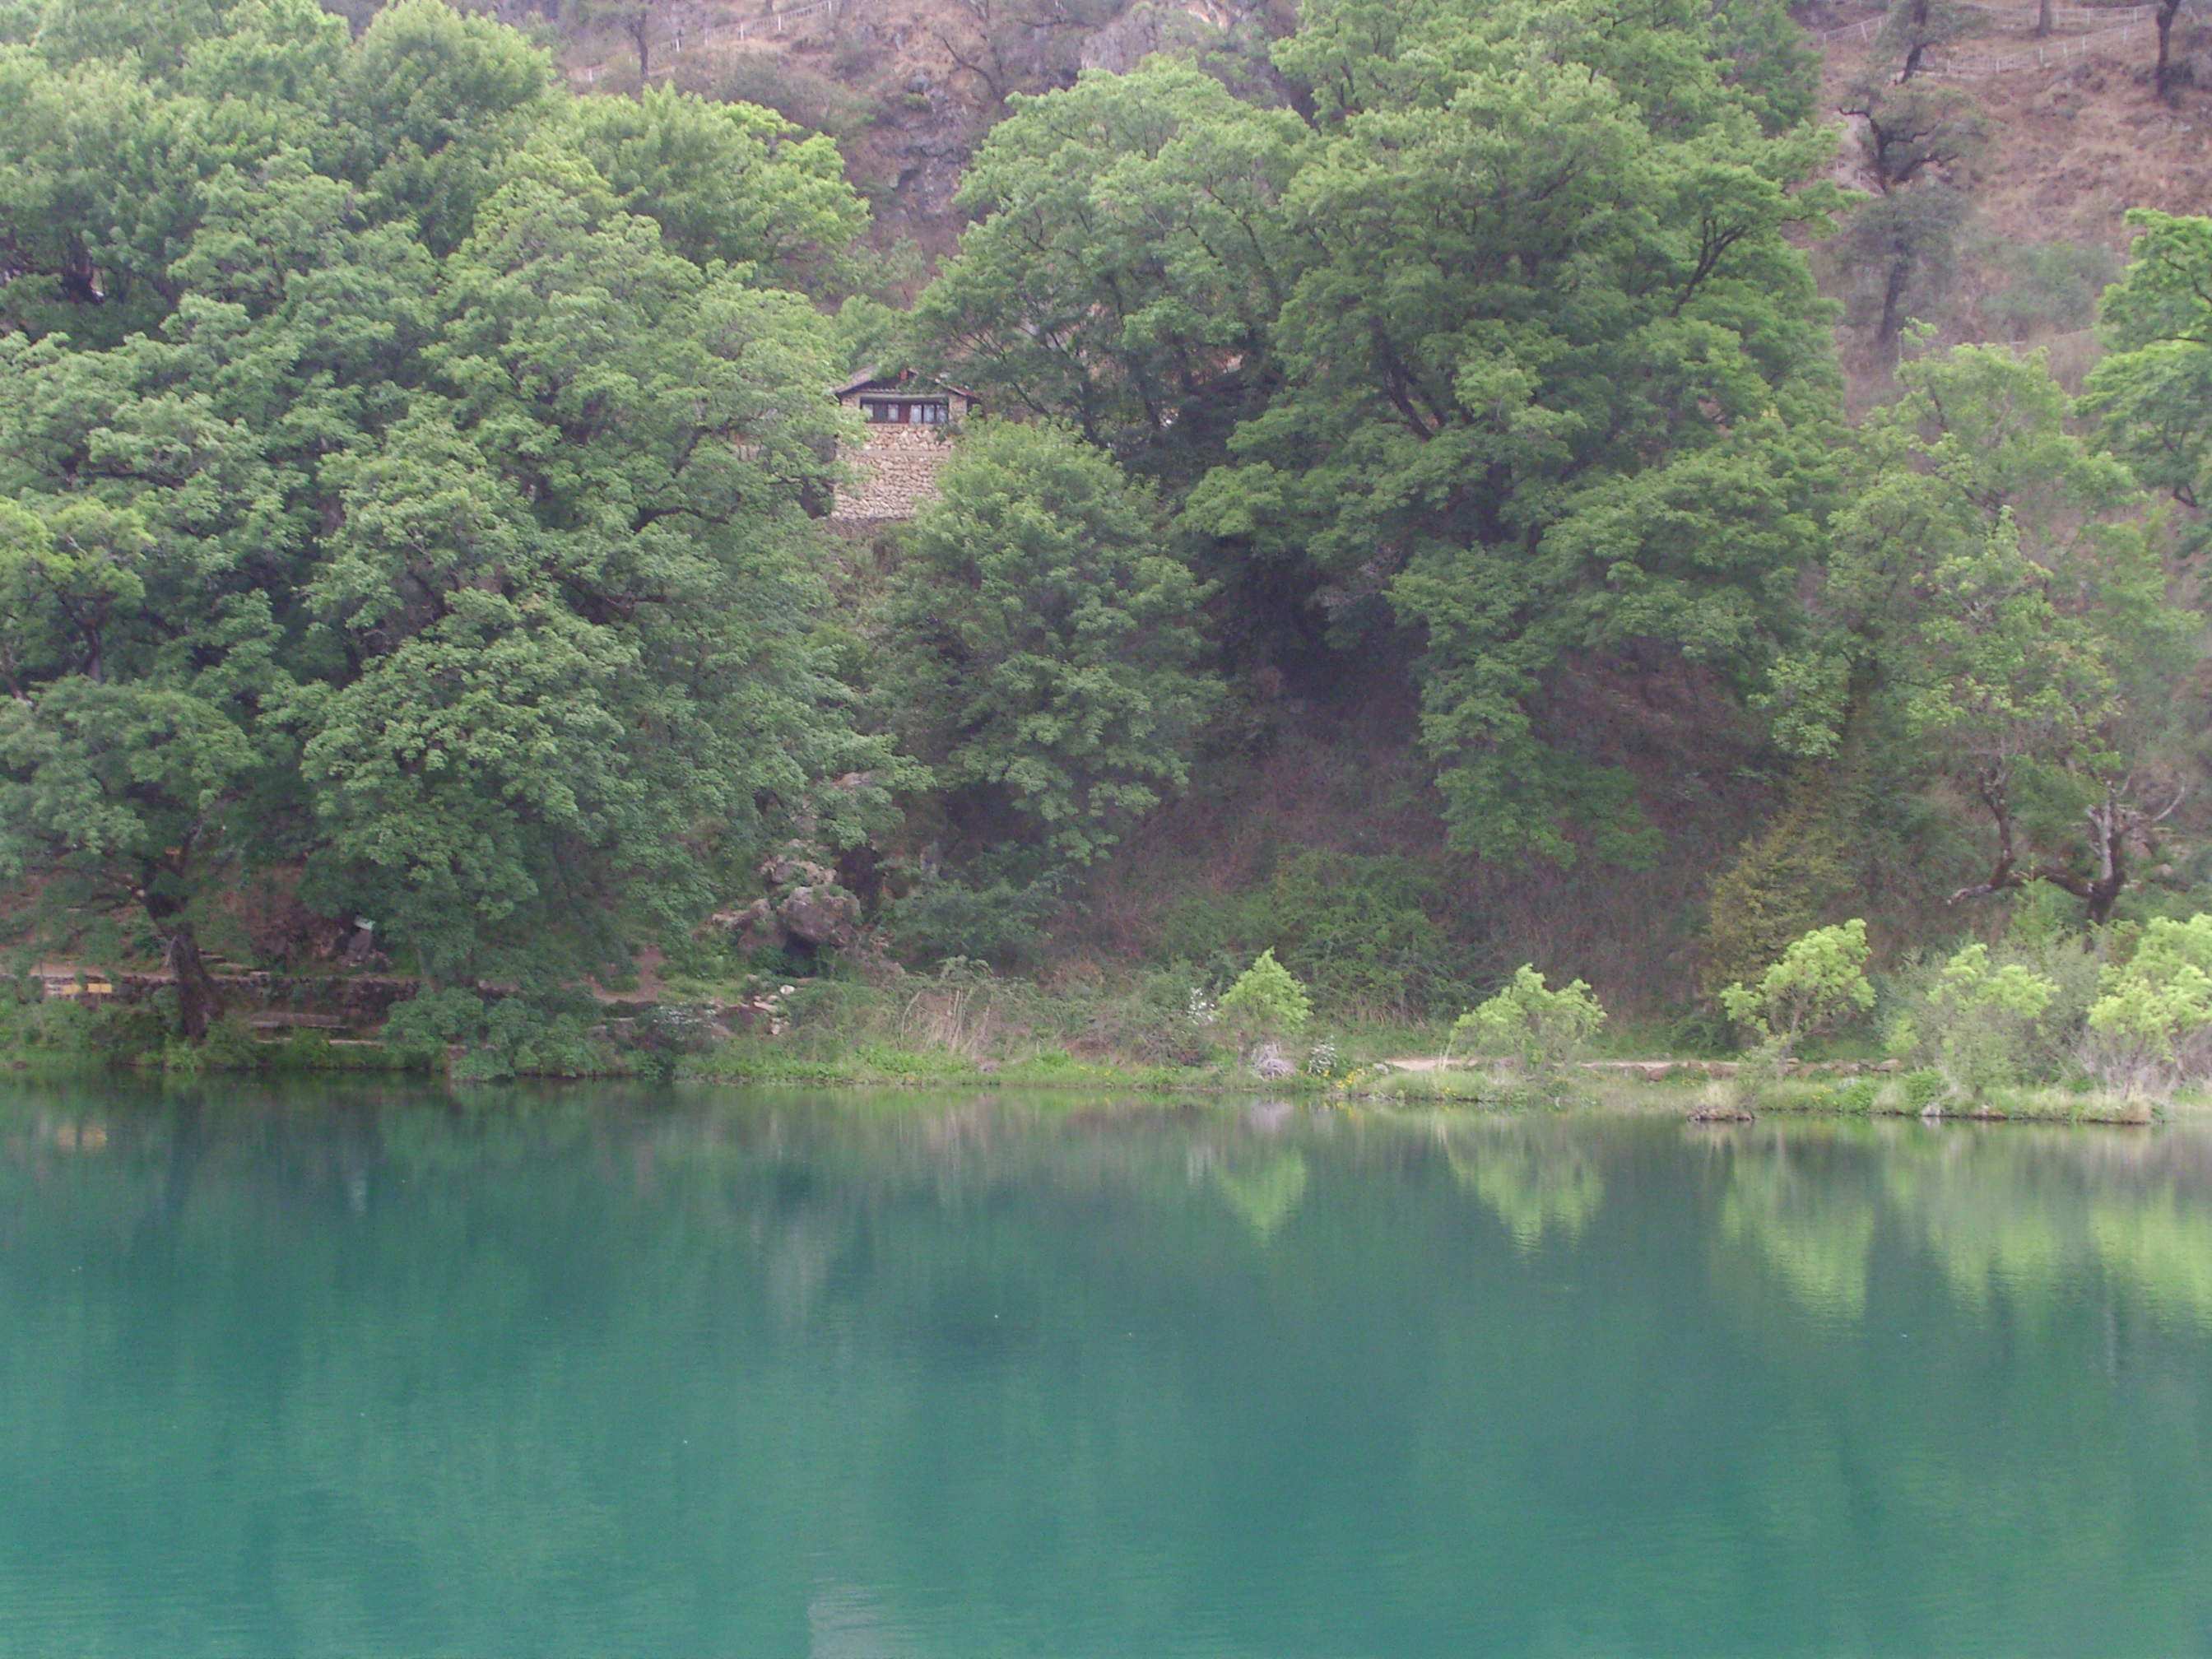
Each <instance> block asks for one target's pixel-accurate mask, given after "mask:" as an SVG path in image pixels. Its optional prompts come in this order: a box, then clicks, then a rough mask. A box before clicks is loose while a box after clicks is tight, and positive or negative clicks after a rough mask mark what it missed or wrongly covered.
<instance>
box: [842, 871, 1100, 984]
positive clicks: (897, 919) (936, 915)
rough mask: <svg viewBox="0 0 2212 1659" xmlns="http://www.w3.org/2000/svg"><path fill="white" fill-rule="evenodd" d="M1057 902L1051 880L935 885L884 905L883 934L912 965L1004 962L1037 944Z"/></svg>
mask: <svg viewBox="0 0 2212 1659" xmlns="http://www.w3.org/2000/svg"><path fill="white" fill-rule="evenodd" d="M1059 903H1060V897H1059V894H1058V892H1057V890H1055V888H1054V885H1053V884H1051V883H1050V882H1033V883H1030V884H1028V885H1026V886H1022V887H1017V886H1014V885H1012V884H1010V883H1007V882H1004V881H1000V882H994V883H992V884H990V885H988V886H986V887H970V886H969V885H967V884H965V883H963V882H958V881H951V880H945V881H933V882H931V883H930V884H928V885H927V886H925V887H922V888H920V889H918V890H915V892H913V893H910V894H908V896H906V897H904V898H902V899H896V900H893V901H892V902H891V903H890V904H889V905H887V906H885V907H884V933H885V934H886V935H887V936H888V937H889V939H890V944H891V946H892V948H893V949H894V950H896V951H898V952H899V954H900V955H902V956H903V957H907V958H908V959H909V960H910V961H918V962H933V961H939V960H951V959H952V958H955V957H968V958H971V959H973V960H975V961H978V962H994V963H1002V964H1003V963H1008V962H1011V961H1012V960H1013V959H1014V958H1016V957H1019V956H1021V955H1022V954H1023V953H1024V951H1028V950H1029V949H1030V947H1031V946H1033V945H1036V942H1037V938H1038V930H1039V929H1040V928H1041V927H1042V926H1043V924H1044V921H1045V919H1046V918H1047V917H1048V916H1049V915H1052V913H1053V911H1054V909H1055V908H1057V907H1058V905H1059Z"/></svg>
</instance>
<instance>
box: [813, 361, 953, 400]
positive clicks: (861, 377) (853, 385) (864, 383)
mask: <svg viewBox="0 0 2212 1659" xmlns="http://www.w3.org/2000/svg"><path fill="white" fill-rule="evenodd" d="M871 390H881V391H884V392H896V391H901V390H904V391H908V392H915V391H922V390H927V391H930V392H951V393H952V394H953V395H954V396H955V397H960V398H967V399H968V401H969V403H973V404H980V403H981V402H982V401H983V400H982V398H979V397H978V396H976V395H975V393H974V392H970V391H969V389H968V388H967V387H966V386H954V385H953V384H952V383H951V381H949V380H938V379H936V378H935V377H934V376H933V375H928V374H916V373H915V371H914V370H912V369H910V368H902V369H901V370H899V372H898V373H897V374H878V372H877V370H876V366H875V365H874V364H873V363H870V364H869V365H868V366H867V367H866V368H864V369H862V370H861V371H860V373H859V374H855V375H854V377H853V378H852V379H851V380H848V381H846V382H845V383H844V384H843V385H842V386H837V387H836V388H834V395H835V396H836V397H839V398H849V397H851V396H852V395H853V394H854V392H867V391H871Z"/></svg>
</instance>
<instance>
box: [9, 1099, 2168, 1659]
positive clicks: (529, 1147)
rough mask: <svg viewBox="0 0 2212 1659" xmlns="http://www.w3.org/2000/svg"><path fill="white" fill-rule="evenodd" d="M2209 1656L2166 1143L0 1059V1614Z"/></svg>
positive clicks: (1346, 1650) (291, 1631) (1478, 1646)
mask: <svg viewBox="0 0 2212 1659" xmlns="http://www.w3.org/2000/svg"><path fill="white" fill-rule="evenodd" d="M326 1653H327V1654H372V1655H373V1654H401V1653H406V1654H437V1653H453V1654H465V1655H487V1656H489V1655H530V1654H637V1655H658V1654H670V1655H686V1656H708V1655H716V1654H732V1655H761V1656H784V1655H791V1656H836V1659H893V1656H950V1659H987V1656H994V1655H1038V1656H1059V1659H1079V1656H1094V1655H1096V1656H1122V1659H1145V1656H1162V1659H1170V1656H1184V1655H1249V1656H1258V1659H1294V1656H1309V1655H1310V1656H1340V1659H1352V1656H1377V1659H1383V1656H1401V1655H1403V1656H1411V1655H1423V1656H1426V1655H1438V1656H1443V1655H1451V1656H1464V1655H1488V1654H1498V1655H1562V1656H1566V1655H1574V1656H1589V1655H1612V1654H1621V1655H1696V1656H1730V1655H1744V1656H1784V1655H1912V1656H1938V1655H1954V1654H1955V1655H2044V1654H2049V1655H2064V1656H2088V1655H2100V1654H2112V1655H2127V1656H2154V1655H2184V1654H2212V1133H2203V1132H2197V1131H2192V1130H2191V1128H2190V1127H2187V1126H2186V1125H2184V1126H2181V1127H2173V1128H2168V1129H2162V1130H2157V1131H2143V1130H2110V1129H2107V1130H2086V1129H2085V1130H2052V1129H2036V1128H2025V1127H1962V1126H1927V1125H1922V1124H1919V1123H1917V1122H1915V1123H1910V1124H1877V1125H1871V1126H1869V1125H1858V1124H1843V1123H1808V1124H1800V1125H1796V1126H1791V1127H1775V1126H1772V1125H1770V1124H1766V1123H1760V1124H1756V1125H1749V1126H1741V1127H1731V1128H1729V1129H1725V1130H1717V1131H1716V1130H1706V1129H1700V1128H1697V1127H1687V1126H1685V1125H1683V1124H1681V1123H1680V1122H1678V1121H1671V1120H1664V1119H1660V1118H1656V1117H1654V1118H1607V1117H1578V1116H1563V1117H1544V1118H1520V1119H1504V1120H1501V1119H1495V1118H1481V1117H1474V1116H1469V1117H1464V1118H1426V1117H1424V1118H1409V1117H1401V1116H1393V1115H1358V1114H1349V1113H1345V1112H1341V1111H1330V1110H1315V1109H1308V1108H1306V1107H1304V1106H1296V1107H1293V1106H1291V1105H1286V1104H1282V1103H1272V1104H1270V1103H1241V1104H1224V1105H1206V1106H1201V1107H1195V1108H1193V1107H1176V1106H1164V1105H1160V1104H1158V1103H1115V1102H1109V1101H1105V1100H1097V1101H1092V1100H1085V1099H1080V1098H1077V1097H1053V1098H1044V1097H1021V1096H1013V1095H1006V1096H1000V1095H991V1096H985V1097H976V1096H973V1095H962V1096H958V1097H948V1096H931V1095H918V1094H909V1093H899V1094H884V1095H854V1094H840V1095H821V1094H817V1095H808V1094H799V1093H771V1092H764V1091H708V1090H699V1091H684V1090H677V1091H621V1090H607V1089H600V1088H595V1087H573V1088H568V1089H564V1090H556V1091H520V1090H507V1091H477V1092H474V1093H468V1094H461V1095H451V1096H449V1095H447V1094H444V1093H441V1092H438V1091H430V1090H427V1089H426V1090H414V1089H406V1088H398V1087H368V1086H364V1087H359V1088H349V1089H338V1088H328V1089H324V1088H311V1087H292V1086H288V1087H276V1086H264V1085H229V1084H226V1085H209V1086H206V1087H204V1088H203V1087H193V1088H184V1089H179V1088H171V1089H167V1090H162V1089H158V1088H152V1087H144V1086H137V1085H129V1084H122V1083H106V1082H90V1083H71V1084H67V1085H36V1084H33V1085H23V1084H13V1085H0V1654H5V1655H19V1654H70V1655H89V1654H126V1655H174V1656H187V1655H199V1654H237V1655H252V1656H270V1655H291V1654H326Z"/></svg>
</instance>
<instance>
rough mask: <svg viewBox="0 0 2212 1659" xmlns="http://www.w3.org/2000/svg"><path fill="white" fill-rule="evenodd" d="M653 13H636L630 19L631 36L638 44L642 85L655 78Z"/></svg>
mask: <svg viewBox="0 0 2212 1659" xmlns="http://www.w3.org/2000/svg"><path fill="white" fill-rule="evenodd" d="M652 34H653V14H652V13H650V12H647V11H640V12H636V13H634V14H633V15H631V17H630V20H629V38H630V40H632V41H634V42H635V44H636V46H637V79H638V84H639V85H640V86H642V85H644V84H645V82H647V81H649V80H651V79H652V78H653V39H652Z"/></svg>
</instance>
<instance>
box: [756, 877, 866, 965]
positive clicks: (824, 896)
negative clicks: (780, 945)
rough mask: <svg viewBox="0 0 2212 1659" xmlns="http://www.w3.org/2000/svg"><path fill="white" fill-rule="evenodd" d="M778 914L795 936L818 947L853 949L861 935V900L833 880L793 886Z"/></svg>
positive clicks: (822, 948)
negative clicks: (831, 881) (832, 881)
mask: <svg viewBox="0 0 2212 1659" xmlns="http://www.w3.org/2000/svg"><path fill="white" fill-rule="evenodd" d="M825 873H826V872H825ZM775 915H776V919H777V920H778V921H781V923H782V924H783V927H784V931H785V932H786V933H788V934H790V936H791V937H792V938H793V939H799V940H801V941H803V942H804V943H805V944H808V945H813V946H814V947H815V948H816V949H817V950H832V951H845V950H850V949H851V948H852V946H853V945H854V943H855V942H856V941H857V940H858V939H860V900H859V899H857V898H855V897H854V896H853V895H852V894H850V893H848V892H847V891H846V890H844V889H843V888H842V887H839V886H836V884H833V883H830V882H827V881H823V882H817V883H810V884H807V885H806V886H804V887H794V888H793V889H792V890H791V891H790V893H789V894H788V895H787V896H785V898H784V901H783V902H782V903H781V904H779V905H777V906H776V908H775Z"/></svg>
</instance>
